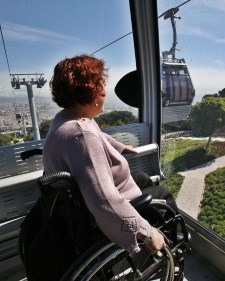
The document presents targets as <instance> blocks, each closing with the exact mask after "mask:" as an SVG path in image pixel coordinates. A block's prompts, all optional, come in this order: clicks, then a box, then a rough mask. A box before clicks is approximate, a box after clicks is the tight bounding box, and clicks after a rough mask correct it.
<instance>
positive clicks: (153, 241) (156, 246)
mask: <svg viewBox="0 0 225 281" xmlns="http://www.w3.org/2000/svg"><path fill="white" fill-rule="evenodd" d="M137 238H140V239H141V240H143V242H144V246H145V248H146V250H147V251H148V252H149V254H157V252H158V251H160V250H162V249H164V248H165V246H166V243H165V241H164V237H163V236H162V234H161V233H159V231H158V230H157V229H156V228H154V227H151V238H150V239H149V238H147V239H146V237H139V235H138V236H137Z"/></svg>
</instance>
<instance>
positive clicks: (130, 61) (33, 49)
mask: <svg viewBox="0 0 225 281" xmlns="http://www.w3.org/2000/svg"><path fill="white" fill-rule="evenodd" d="M15 7H16V8H15ZM38 7H41V9H38ZM0 16H1V30H2V37H1V44H0V59H1V64H0V84H1V92H0V101H1V102H0V137H1V138H4V136H5V135H9V136H10V139H9V141H8V143H7V144H12V143H15V142H23V141H24V139H25V140H26V141H27V140H33V122H32V114H31V113H30V105H29V101H28V93H27V88H26V82H28V81H29V82H30V83H31V84H32V91H33V101H34V106H35V109H34V112H35V113H36V118H37V122H38V126H39V130H42V132H41V138H44V137H45V134H46V128H48V127H49V120H51V119H52V118H53V117H54V115H55V114H56V112H58V111H59V110H60V108H59V107H57V105H55V104H54V102H52V100H51V94H50V89H49V81H50V79H51V76H52V72H53V68H54V66H55V64H56V63H57V62H58V61H59V60H61V59H64V58H65V57H70V56H73V55H76V54H83V53H86V54H93V55H94V56H96V57H98V58H102V59H104V60H105V62H106V66H108V67H109V73H108V74H109V78H108V81H107V93H108V96H107V99H106V104H105V112H104V113H109V112H111V111H115V110H116V111H122V113H121V114H120V116H122V117H123V118H119V117H118V116H117V114H115V115H116V116H114V117H115V122H114V123H113V125H121V124H123V123H124V122H125V123H128V122H130V123H132V122H137V116H138V109H137V108H134V107H132V106H130V105H128V104H125V103H124V102H122V101H121V100H120V99H119V98H118V97H117V95H116V94H115V91H114V89H115V86H116V85H117V82H118V81H119V80H120V79H121V78H122V77H123V76H124V75H126V74H127V73H130V72H132V71H134V70H135V69H136V62H135V54H134V44H133V34H132V27H131V19H130V8H129V1H128V0H125V1H120V0H115V1H103V0H100V1H90V0H85V1H84V0H78V1H73V0H69V1H67V2H66V4H65V2H63V1H56V2H54V5H52V3H51V2H48V1H47V2H46V1H44V0H40V1H39V2H38V6H37V2H34V1H31V0H28V1H23V2H21V3H20V5H18V3H17V1H9V2H7V3H5V4H4V5H3V6H2V7H1V10H0ZM3 43H4V44H3ZM4 46H5V48H4ZM12 74H14V75H12ZM18 74H19V75H18ZM124 112H128V114H124ZM18 116H20V118H19V119H18ZM103 125H104V126H108V124H107V122H106V124H103ZM0 145H5V143H1V144H0Z"/></svg>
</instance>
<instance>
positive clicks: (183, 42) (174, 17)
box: [157, 0, 225, 238]
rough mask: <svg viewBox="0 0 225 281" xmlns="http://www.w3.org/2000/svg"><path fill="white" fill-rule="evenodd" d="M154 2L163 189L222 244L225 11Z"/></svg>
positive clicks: (217, 5) (211, 5)
mask: <svg viewBox="0 0 225 281" xmlns="http://www.w3.org/2000/svg"><path fill="white" fill-rule="evenodd" d="M157 2H158V14H159V19H158V23H159V36H160V52H161V70H162V71H161V82H162V83H161V90H162V120H163V124H162V159H161V162H162V163H161V164H162V169H163V172H164V174H165V177H166V183H165V184H167V185H168V186H170V187H171V189H172V190H173V192H174V194H175V196H176V198H177V203H178V206H179V207H180V209H182V210H183V211H184V212H186V213H187V214H189V215H191V216H192V217H193V218H195V219H197V220H199V221H200V222H201V223H202V224H203V225H205V226H206V227H208V228H210V229H211V230H213V231H214V232H215V233H217V234H218V235H220V236H221V237H222V238H225V182H224V178H225V177H224V176H225V157H224V155H225V142H224V141H225V129H224V128H225V89H224V87H225V84H224V75H225V45H224V31H223V28H221V27H222V26H224V10H225V7H224V4H223V3H222V2H221V1H220V2H216V1H213V0H209V1H203V0H201V1H184V5H182V3H183V2H182V1H179V3H177V5H178V6H177V7H176V6H175V5H174V6H173V4H172V3H171V2H168V1H163V0H160V1H157Z"/></svg>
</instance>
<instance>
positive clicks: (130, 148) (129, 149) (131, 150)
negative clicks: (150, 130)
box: [123, 144, 137, 153]
mask: <svg viewBox="0 0 225 281" xmlns="http://www.w3.org/2000/svg"><path fill="white" fill-rule="evenodd" d="M123 153H137V151H136V150H135V148H134V147H133V146H132V145H129V144H125V145H124V149H123Z"/></svg>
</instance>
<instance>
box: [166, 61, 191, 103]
mask: <svg viewBox="0 0 225 281" xmlns="http://www.w3.org/2000/svg"><path fill="white" fill-rule="evenodd" d="M194 96H195V89H194V87H193V83H192V80H191V77H190V74H189V71H188V68H187V64H186V63H183V62H168V61H166V62H165V61H164V62H163V63H162V104H163V106H164V107H165V106H178V105H191V103H192V101H193V98H194Z"/></svg>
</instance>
